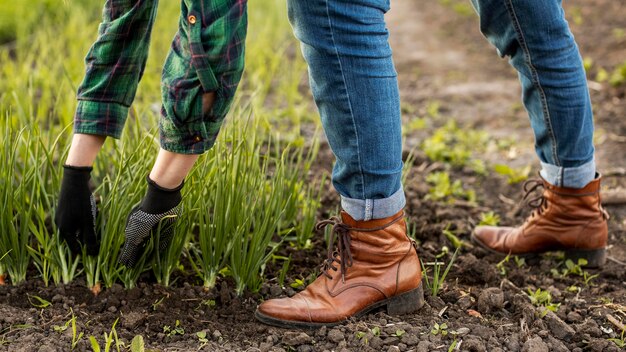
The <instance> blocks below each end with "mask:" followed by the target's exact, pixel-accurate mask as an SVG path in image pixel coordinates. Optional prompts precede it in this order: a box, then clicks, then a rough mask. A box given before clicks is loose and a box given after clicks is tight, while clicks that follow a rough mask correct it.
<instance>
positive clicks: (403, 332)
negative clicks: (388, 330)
mask: <svg viewBox="0 0 626 352" xmlns="http://www.w3.org/2000/svg"><path fill="white" fill-rule="evenodd" d="M404 334H406V331H404V330H402V329H398V330H396V331H395V332H394V333H393V336H395V337H402V335H404Z"/></svg>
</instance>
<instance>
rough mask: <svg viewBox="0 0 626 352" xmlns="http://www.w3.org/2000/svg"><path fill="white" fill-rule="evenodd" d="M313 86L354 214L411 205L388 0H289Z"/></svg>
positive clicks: (386, 212) (360, 216)
mask: <svg viewBox="0 0 626 352" xmlns="http://www.w3.org/2000/svg"><path fill="white" fill-rule="evenodd" d="M288 5H289V20H290V22H291V24H292V26H293V29H294V33H295V35H296V37H297V38H298V39H299V40H300V42H301V44H302V53H303V56H304V58H305V60H306V61H307V63H308V65H309V76H310V82H311V90H312V92H313V96H314V97H315V102H316V104H317V107H318V109H319V111H320V115H321V118H322V124H323V126H324V130H325V132H326V136H327V137H328V142H329V144H330V146H331V148H332V150H333V152H334V154H335V156H336V163H335V167H334V170H333V184H334V186H335V188H336V189H337V191H338V192H339V193H340V194H341V196H342V206H343V208H344V210H346V211H347V212H348V214H350V216H352V217H353V218H354V219H355V220H369V219H379V218H385V217H388V216H391V215H393V214H396V213H397V212H398V211H400V210H401V209H402V208H403V207H404V205H405V198H404V192H403V191H402V187H401V181H400V178H401V173H402V137H401V120H400V98H399V91H398V82H397V74H396V71H395V68H394V65H393V61H392V57H391V48H390V47H389V43H388V32H387V28H386V27H385V19H384V15H385V13H386V12H387V10H389V1H388V0H358V1H345V0H306V1H303V0H289V1H288Z"/></svg>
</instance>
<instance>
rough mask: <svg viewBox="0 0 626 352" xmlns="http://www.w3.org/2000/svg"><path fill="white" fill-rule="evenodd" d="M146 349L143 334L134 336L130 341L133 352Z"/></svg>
mask: <svg viewBox="0 0 626 352" xmlns="http://www.w3.org/2000/svg"><path fill="white" fill-rule="evenodd" d="M145 350H146V346H145V344H144V342H143V336H141V335H137V336H135V337H133V340H132V341H131V342H130V351H131V352H144V351H145Z"/></svg>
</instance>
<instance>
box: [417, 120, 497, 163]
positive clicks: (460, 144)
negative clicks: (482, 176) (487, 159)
mask: <svg viewBox="0 0 626 352" xmlns="http://www.w3.org/2000/svg"><path fill="white" fill-rule="evenodd" d="M487 142H488V136H487V134H486V133H485V132H482V131H476V130H472V129H467V128H463V129H462V128H459V127H458V126H457V124H456V122H455V121H454V120H452V119H451V120H449V121H448V122H447V123H446V125H445V126H443V127H441V128H438V129H437V130H435V131H434V132H433V133H432V134H431V136H430V137H429V138H427V139H425V140H424V142H423V143H422V146H421V148H422V150H424V153H425V154H426V156H428V158H429V159H430V160H432V161H439V162H442V163H445V164H448V165H451V166H453V167H459V168H460V167H464V166H470V167H471V168H472V169H473V170H474V171H475V172H477V173H484V172H485V171H486V168H485V165H484V162H482V160H480V159H476V158H472V152H475V153H479V152H481V151H483V150H485V148H486V146H487Z"/></svg>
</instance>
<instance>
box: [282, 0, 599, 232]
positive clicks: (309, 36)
mask: <svg viewBox="0 0 626 352" xmlns="http://www.w3.org/2000/svg"><path fill="white" fill-rule="evenodd" d="M473 3H474V6H475V7H476V9H477V10H478V12H479V15H480V19H481V30H482V32H483V33H484V34H485V36H486V37H487V38H488V39H489V41H490V42H491V43H492V44H494V46H496V48H497V49H498V51H499V54H500V55H501V56H510V58H511V64H512V65H513V67H515V68H516V69H517V70H518V72H519V78H520V81H521V83H522V87H523V91H524V94H523V101H524V105H525V106H526V108H527V110H528V112H529V115H530V119H531V125H532V127H533V129H534V131H535V137H536V150H537V153H538V155H539V158H540V160H541V163H542V176H543V177H544V178H545V179H546V180H547V181H548V182H550V183H552V184H554V185H557V186H563V187H577V188H580V187H583V186H584V185H586V184H587V183H588V182H589V181H591V180H593V178H594V177H595V164H594V160H593V153H594V149H593V144H592V135H593V122H592V113H591V103H590V100H589V93H588V91H587V85H586V78H585V72H584V69H583V66H582V60H581V58H580V55H579V53H578V48H577V46H576V43H575V42H574V39H573V37H572V35H571V33H570V31H569V28H568V26H567V22H566V21H565V19H564V16H563V10H562V8H561V4H560V1H558V0H517V1H516V0H504V1H503V0H499V1H495V0H473ZM505 4H506V6H505ZM288 5H289V19H290V21H291V24H292V26H293V29H294V33H295V35H296V37H297V38H298V39H299V40H300V42H301V44H302V53H303V55H304V58H305V60H306V61H307V63H308V65H309V76H310V83H311V89H312V91H313V96H314V98H315V102H316V104H317V106H318V109H319V111H320V115H321V118H322V124H323V126H324V130H325V132H326V136H327V138H328V141H329V144H330V146H331V148H332V150H333V152H334V154H335V156H336V163H335V167H334V169H333V184H334V186H335V188H336V189H337V191H338V192H339V193H340V194H341V204H342V207H343V209H344V210H345V211H346V212H348V214H350V215H351V216H352V217H353V218H354V219H355V220H369V219H380V218H384V217H388V216H391V215H393V214H395V213H397V212H398V211H400V210H401V209H402V208H403V207H404V205H405V203H406V202H405V198H404V192H403V190H402V185H401V182H400V179H401V172H402V138H401V119H400V101H399V92H398V82H397V77H396V76H397V75H396V71H395V68H394V66H393V61H392V57H391V48H390V46H389V43H388V32H387V29H386V27H385V19H384V15H385V13H386V12H387V11H388V9H389V0H354V1H345V0H288Z"/></svg>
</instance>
